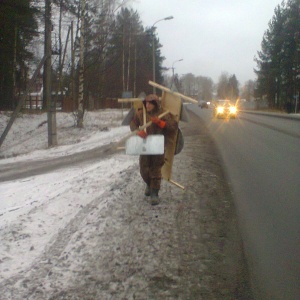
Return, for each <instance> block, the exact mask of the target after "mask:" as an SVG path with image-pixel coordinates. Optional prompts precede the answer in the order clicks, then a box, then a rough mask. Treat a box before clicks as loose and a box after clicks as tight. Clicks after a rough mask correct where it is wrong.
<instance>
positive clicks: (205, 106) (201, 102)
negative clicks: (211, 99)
mask: <svg viewBox="0 0 300 300" xmlns="http://www.w3.org/2000/svg"><path fill="white" fill-rule="evenodd" d="M198 106H200V107H201V108H208V103H207V102H206V101H203V100H200V101H199V104H198Z"/></svg>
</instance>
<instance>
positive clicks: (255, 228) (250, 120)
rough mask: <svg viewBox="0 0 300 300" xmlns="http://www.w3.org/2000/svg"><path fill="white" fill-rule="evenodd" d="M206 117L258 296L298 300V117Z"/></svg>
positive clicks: (204, 114)
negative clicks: (233, 204) (232, 118)
mask: <svg viewBox="0 0 300 300" xmlns="http://www.w3.org/2000/svg"><path fill="white" fill-rule="evenodd" d="M190 108H192V109H193V111H194V112H196V113H197V115H198V116H200V117H201V119H202V120H203V121H205V124H206V126H207V127H208V128H209V131H210V133H211V135H212V136H213V138H214V141H215V143H216V145H217V148H218V149H219V152H220V155H221V158H222V160H223V164H224V167H225V169H226V172H227V178H228V180H229V183H230V185H231V189H232V192H233V194H234V199H235V205H236V209H237V214H238V218H239V223H240V227H241V232H242V235H243V240H244V244H245V249H246V256H247V260H248V264H249V269H250V273H251V277H252V286H253V291H254V295H255V297H256V298H257V299H273V300H274V299H285V300H289V299H291V300H292V299H293V300H294V299H300V280H299V278H300V272H299V271H300V265H299V258H300V239H299V237H300V234H299V233H300V226H299V224H300V222H299V219H300V218H299V216H300V203H299V200H300V119H299V120H290V119H284V118H277V117H270V116H265V115H256V114H250V113H246V112H244V113H240V114H239V117H238V118H237V119H235V120H222V119H220V120H217V119H213V118H212V110H210V109H202V110H201V109H199V108H198V107H196V106H193V107H192V106H190Z"/></svg>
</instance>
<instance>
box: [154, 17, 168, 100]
mask: <svg viewBox="0 0 300 300" xmlns="http://www.w3.org/2000/svg"><path fill="white" fill-rule="evenodd" d="M173 18H174V17H173V16H169V17H166V18H163V19H159V20H157V21H156V22H155V23H154V24H153V25H152V27H151V29H152V63H153V67H152V71H153V76H152V80H153V81H154V82H155V38H154V30H155V27H154V26H155V24H157V23H158V22H160V21H168V20H172V19H173ZM155 93H156V88H155V87H153V94H155Z"/></svg>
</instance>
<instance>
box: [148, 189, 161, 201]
mask: <svg viewBox="0 0 300 300" xmlns="http://www.w3.org/2000/svg"><path fill="white" fill-rule="evenodd" d="M158 191H159V189H151V194H150V200H151V205H157V204H159V202H160V200H159V197H158Z"/></svg>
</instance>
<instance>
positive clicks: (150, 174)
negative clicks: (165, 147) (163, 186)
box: [140, 154, 164, 190]
mask: <svg viewBox="0 0 300 300" xmlns="http://www.w3.org/2000/svg"><path fill="white" fill-rule="evenodd" d="M163 165H164V154H162V155H140V173H141V176H142V178H143V180H144V181H145V183H146V184H147V185H149V186H150V188H151V189H158V190H159V189H160V183H161V168H162V166H163Z"/></svg>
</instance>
